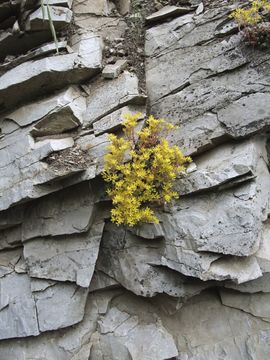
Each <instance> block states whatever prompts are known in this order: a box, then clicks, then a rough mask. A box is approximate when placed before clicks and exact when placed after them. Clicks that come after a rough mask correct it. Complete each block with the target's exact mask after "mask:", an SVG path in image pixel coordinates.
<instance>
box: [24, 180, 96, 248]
mask: <svg viewBox="0 0 270 360" xmlns="http://www.w3.org/2000/svg"><path fill="white" fill-rule="evenodd" d="M94 201H95V194H94V192H93V191H92V189H91V186H90V184H89V183H87V182H85V183H83V184H81V185H78V186H74V187H72V188H70V189H65V190H63V191H61V192H58V193H57V195H49V196H47V197H44V198H43V199H41V200H40V201H38V202H36V203H33V204H31V206H29V208H28V209H27V214H26V215H25V221H24V223H23V230H22V236H23V240H24V241H25V240H29V239H33V238H35V237H43V236H56V235H69V234H76V233H82V232H86V231H87V230H88V229H89V227H90V226H91V221H92V219H93V210H94Z"/></svg>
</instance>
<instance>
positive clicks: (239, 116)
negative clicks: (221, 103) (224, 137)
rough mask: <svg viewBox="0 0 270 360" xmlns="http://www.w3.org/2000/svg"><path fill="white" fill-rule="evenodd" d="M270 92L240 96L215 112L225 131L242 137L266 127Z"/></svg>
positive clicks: (268, 121)
mask: <svg viewBox="0 0 270 360" xmlns="http://www.w3.org/2000/svg"><path fill="white" fill-rule="evenodd" d="M269 99H270V94H268V93H260V92H257V93H255V94H250V95H247V96H243V97H241V98H240V99H239V100H236V101H234V102H232V103H231V104H229V105H228V106H226V107H224V108H222V109H220V110H219V111H218V112H217V116H218V120H219V121H220V122H221V123H222V124H223V125H224V126H225V128H226V132H227V133H228V134H230V135H232V136H234V137H242V136H245V135H246V134H250V133H254V132H256V131H258V130H263V129H265V128H266V129H267V128H268V127H269V124H270V117H269V112H270V102H269Z"/></svg>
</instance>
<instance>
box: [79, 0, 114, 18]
mask: <svg viewBox="0 0 270 360" xmlns="http://www.w3.org/2000/svg"><path fill="white" fill-rule="evenodd" d="M73 11H74V13H75V14H94V15H108V14H109V6H108V1H107V0H97V1H95V2H93V1H92V0H86V1H85V0H76V1H74V6H73Z"/></svg>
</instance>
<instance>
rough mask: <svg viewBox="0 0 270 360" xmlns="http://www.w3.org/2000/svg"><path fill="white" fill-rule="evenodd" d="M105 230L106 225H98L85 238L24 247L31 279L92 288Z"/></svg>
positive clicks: (41, 240) (40, 240)
mask: <svg viewBox="0 0 270 360" xmlns="http://www.w3.org/2000/svg"><path fill="white" fill-rule="evenodd" d="M103 226H104V223H103V222H100V223H95V224H93V225H92V226H91V228H90V230H89V231H88V232H87V233H85V234H82V235H70V236H62V237H57V238H48V237H46V238H35V239H33V240H31V241H27V242H26V243H25V244H24V257H25V259H26V263H27V267H28V272H29V275H30V276H31V277H35V278H41V279H51V280H58V281H71V282H75V283H77V285H79V286H81V287H84V288H88V287H89V285H90V281H91V279H92V276H93V273H94V268H95V263H96V260H97V256H98V252H99V244H100V241H101V236H102V232H103ZM59 264H61V266H59Z"/></svg>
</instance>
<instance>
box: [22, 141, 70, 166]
mask: <svg viewBox="0 0 270 360" xmlns="http://www.w3.org/2000/svg"><path fill="white" fill-rule="evenodd" d="M73 145H74V140H73V138H72V137H67V138H63V139H46V140H41V141H37V142H36V143H35V144H34V145H33V148H34V150H36V149H38V150H39V151H40V156H39V158H40V160H42V159H44V158H45V157H47V156H48V155H49V154H50V153H52V152H56V151H61V150H65V149H68V148H71V147H72V146H73ZM24 163H25V162H24ZM21 165H22V166H23V164H21Z"/></svg>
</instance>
